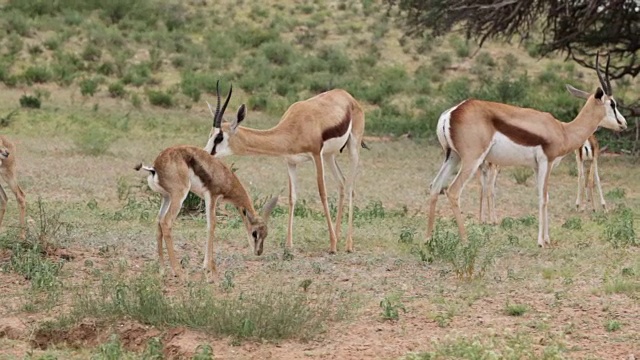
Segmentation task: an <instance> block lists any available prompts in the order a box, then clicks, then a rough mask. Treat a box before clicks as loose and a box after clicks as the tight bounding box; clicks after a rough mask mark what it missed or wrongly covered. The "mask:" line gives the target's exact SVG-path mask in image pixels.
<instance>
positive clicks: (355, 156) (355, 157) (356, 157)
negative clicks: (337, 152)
mask: <svg viewBox="0 0 640 360" xmlns="http://www.w3.org/2000/svg"><path fill="white" fill-rule="evenodd" d="M353 139H355V137H351V138H350V140H349V144H348V146H349V156H350V157H351V169H349V177H348V178H347V192H348V195H349V232H348V233H347V246H346V250H347V252H352V251H353V197H354V196H355V192H356V191H355V187H356V177H357V176H358V163H359V162H360V153H359V148H360V144H359V143H358V142H357V141H354V140H353ZM338 169H339V168H338Z"/></svg>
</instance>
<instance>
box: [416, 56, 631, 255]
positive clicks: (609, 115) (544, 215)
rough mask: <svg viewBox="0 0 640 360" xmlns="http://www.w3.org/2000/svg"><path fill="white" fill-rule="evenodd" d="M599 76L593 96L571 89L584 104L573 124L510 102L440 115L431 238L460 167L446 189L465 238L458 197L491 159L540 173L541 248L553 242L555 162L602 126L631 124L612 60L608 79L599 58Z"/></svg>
mask: <svg viewBox="0 0 640 360" xmlns="http://www.w3.org/2000/svg"><path fill="white" fill-rule="evenodd" d="M596 73H597V75H598V79H599V81H600V87H598V88H597V89H596V91H595V93H594V94H589V93H587V92H585V91H582V90H578V89H576V88H574V87H572V86H569V85H567V89H568V91H569V92H570V93H571V94H572V95H574V96H576V97H579V98H583V99H586V100H587V101H586V103H585V104H584V106H583V107H582V109H581V110H580V112H579V113H578V115H577V116H576V117H575V118H574V120H573V121H571V122H569V123H563V122H560V121H558V120H557V119H555V118H554V117H553V116H552V115H551V114H549V113H545V112H541V111H538V110H534V109H528V108H521V107H516V106H512V105H507V104H501V103H495V102H489V101H482V100H474V99H469V100H465V101H463V102H461V103H460V104H458V105H456V106H454V107H452V108H450V109H448V110H446V111H445V112H443V113H442V115H440V118H439V119H438V125H437V136H438V140H439V142H440V144H441V145H442V148H443V150H444V152H445V160H444V162H443V164H442V167H441V168H440V171H439V172H438V174H437V175H436V177H435V178H434V180H433V182H432V183H431V189H430V199H429V221H428V226H427V237H428V238H430V237H431V233H432V231H433V225H434V222H435V211H436V203H437V200H438V194H439V193H440V191H441V189H442V188H443V186H444V185H445V181H447V179H448V178H449V177H450V176H451V175H452V174H453V172H454V170H455V168H456V167H457V165H458V164H460V170H459V171H458V174H457V175H456V176H455V178H454V180H453V182H452V183H451V185H450V186H449V187H448V189H447V190H446V192H445V193H446V195H447V197H448V198H449V202H450V204H451V208H452V210H453V213H454V215H455V218H456V222H457V223H458V231H459V232H460V237H461V238H462V239H466V237H467V236H466V231H465V227H464V220H463V218H462V214H461V213H460V203H459V199H460V194H461V193H462V190H463V188H464V185H465V184H466V183H467V181H468V180H469V179H470V178H471V177H472V176H473V175H474V174H475V172H476V171H477V170H478V167H480V165H481V164H482V163H483V162H484V161H488V162H490V163H492V164H495V165H497V166H514V165H522V166H529V167H532V168H534V169H535V170H536V175H537V184H538V197H539V227H538V245H539V246H541V247H544V246H545V245H547V244H550V242H551V241H550V239H549V219H548V212H547V204H548V201H549V175H550V173H551V169H552V167H553V166H554V164H557V163H558V162H559V161H560V160H561V159H562V157H563V156H565V155H566V154H568V153H570V152H572V151H574V150H576V149H578V148H579V147H580V146H582V145H583V144H584V142H585V141H586V140H587V139H588V138H589V136H591V135H592V134H593V133H594V132H595V131H596V129H597V128H598V126H602V127H605V128H608V129H612V130H615V131H621V130H624V129H626V128H627V122H626V120H625V118H624V116H622V114H620V112H619V110H618V109H617V107H616V102H615V100H614V99H613V96H612V89H611V83H610V81H609V74H608V73H609V59H607V66H606V71H605V76H603V75H602V73H601V72H600V66H599V54H598V55H596Z"/></svg>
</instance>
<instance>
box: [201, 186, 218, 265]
mask: <svg viewBox="0 0 640 360" xmlns="http://www.w3.org/2000/svg"><path fill="white" fill-rule="evenodd" d="M217 200H218V198H217V197H214V198H212V196H211V194H210V193H209V192H208V191H206V192H205V193H204V201H205V206H206V212H207V234H208V238H207V250H206V251H205V253H204V266H203V267H204V269H205V271H208V272H211V273H215V272H216V260H215V259H216V258H215V252H214V250H213V238H214V237H213V234H214V231H215V229H216V203H217Z"/></svg>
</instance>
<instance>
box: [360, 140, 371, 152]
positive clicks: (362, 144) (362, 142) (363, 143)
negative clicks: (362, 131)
mask: <svg viewBox="0 0 640 360" xmlns="http://www.w3.org/2000/svg"><path fill="white" fill-rule="evenodd" d="M360 146H362V147H363V148H364V149H367V150H371V148H370V147H369V145H367V144H365V142H364V140H362V141H360Z"/></svg>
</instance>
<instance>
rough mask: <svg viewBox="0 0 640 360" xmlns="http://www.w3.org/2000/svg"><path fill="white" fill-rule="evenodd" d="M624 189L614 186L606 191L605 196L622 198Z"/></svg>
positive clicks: (624, 193)
mask: <svg viewBox="0 0 640 360" xmlns="http://www.w3.org/2000/svg"><path fill="white" fill-rule="evenodd" d="M625 195H626V191H625V190H624V189H622V188H619V187H616V188H613V189H611V190H609V191H608V192H607V197H608V198H610V199H624V196H625Z"/></svg>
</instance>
